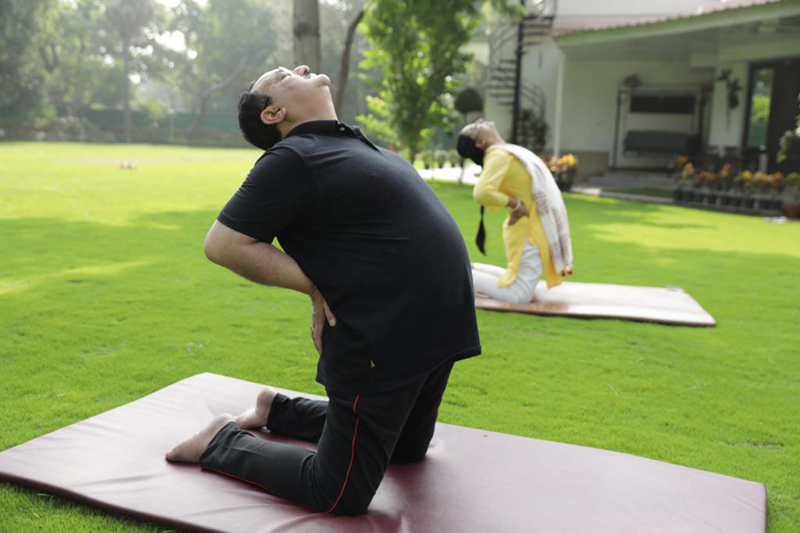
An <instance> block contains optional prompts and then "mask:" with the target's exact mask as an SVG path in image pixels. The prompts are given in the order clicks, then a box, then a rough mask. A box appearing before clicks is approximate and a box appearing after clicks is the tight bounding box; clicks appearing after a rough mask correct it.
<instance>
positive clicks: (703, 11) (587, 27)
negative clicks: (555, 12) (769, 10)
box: [553, 0, 783, 37]
mask: <svg viewBox="0 0 800 533" xmlns="http://www.w3.org/2000/svg"><path fill="white" fill-rule="evenodd" d="M782 1H783V0H723V1H721V2H712V3H709V4H704V5H701V6H700V7H699V8H698V9H697V12H696V13H669V14H649V15H600V16H598V15H593V16H569V15H560V16H558V17H557V18H556V19H555V21H554V22H553V33H554V34H555V35H556V36H557V37H558V36H562V35H567V34H571V33H587V32H595V31H604V30H611V29H618V28H630V27H636V26H645V25H649V24H658V23H660V22H667V21H673V20H687V19H692V18H696V17H702V16H704V15H708V14H710V13H718V12H721V11H730V10H734V9H744V8H749V7H754V6H763V5H767V4H778V3H781V2H782Z"/></svg>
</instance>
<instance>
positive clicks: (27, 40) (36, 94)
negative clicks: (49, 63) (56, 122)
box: [0, 0, 53, 121]
mask: <svg viewBox="0 0 800 533" xmlns="http://www.w3.org/2000/svg"><path fill="white" fill-rule="evenodd" d="M52 7H53V2H52V1H51V0H0V87H2V90H0V117H6V118H11V119H15V120H20V121H24V120H27V119H29V118H31V117H32V116H33V115H34V114H35V113H36V112H37V111H38V109H39V107H40V105H41V102H42V95H43V93H44V79H45V71H44V69H43V68H42V64H41V62H40V61H39V60H38V50H37V46H36V42H37V39H38V36H39V34H40V32H41V31H42V22H43V21H44V20H46V19H47V17H48V16H49V12H50V10H51V9H52Z"/></svg>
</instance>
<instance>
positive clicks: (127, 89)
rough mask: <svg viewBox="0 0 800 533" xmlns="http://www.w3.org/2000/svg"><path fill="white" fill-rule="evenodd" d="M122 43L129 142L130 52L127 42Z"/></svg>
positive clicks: (129, 138) (124, 96)
mask: <svg viewBox="0 0 800 533" xmlns="http://www.w3.org/2000/svg"><path fill="white" fill-rule="evenodd" d="M122 45H123V46H124V47H125V49H124V50H123V51H122V53H123V56H122V57H123V63H124V70H125V89H124V91H123V98H125V142H126V143H130V142H131V77H130V72H129V70H128V69H129V68H130V65H129V64H128V55H129V54H130V48H129V47H128V42H127V41H123V43H122Z"/></svg>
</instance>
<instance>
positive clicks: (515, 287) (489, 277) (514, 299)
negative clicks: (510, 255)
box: [472, 239, 544, 304]
mask: <svg viewBox="0 0 800 533" xmlns="http://www.w3.org/2000/svg"><path fill="white" fill-rule="evenodd" d="M543 272H544V267H543V266H542V256H541V255H540V254H539V247H538V246H536V245H534V244H530V243H529V242H528V240H527V239H526V240H525V246H524V247H523V249H522V258H521V259H520V264H519V270H518V271H517V278H516V279H515V280H514V283H512V284H511V285H509V286H508V287H498V286H497V280H498V279H499V278H500V276H502V275H503V274H504V273H505V269H503V268H500V267H497V266H494V265H486V264H484V263H472V282H473V283H474V284H475V295H476V296H483V297H489V298H494V299H495V300H502V301H504V302H511V303H515V304H522V303H528V302H530V301H531V300H532V299H533V293H534V292H535V291H536V284H537V283H539V278H541V277H542V273H543Z"/></svg>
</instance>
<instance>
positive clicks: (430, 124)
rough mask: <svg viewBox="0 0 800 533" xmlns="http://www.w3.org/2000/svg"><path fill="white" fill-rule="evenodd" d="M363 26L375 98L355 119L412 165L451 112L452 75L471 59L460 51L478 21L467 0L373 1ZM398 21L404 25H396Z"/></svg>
mask: <svg viewBox="0 0 800 533" xmlns="http://www.w3.org/2000/svg"><path fill="white" fill-rule="evenodd" d="M365 7H366V9H365V16H364V24H363V28H364V31H365V32H366V35H367V38H368V39H369V40H370V42H371V43H372V45H373V49H372V50H369V51H367V52H366V53H365V54H364V55H365V59H364V61H362V63H361V67H362V68H364V69H375V70H376V71H377V72H378V73H379V75H378V76H375V77H372V78H371V80H372V81H373V83H374V85H375V88H376V90H377V92H378V94H377V96H375V97H371V98H368V105H369V109H370V111H371V113H370V114H369V115H366V116H364V115H362V116H360V117H359V120H360V121H361V122H362V123H363V124H364V125H365V126H366V127H367V128H368V129H369V130H370V131H371V132H373V133H375V134H377V135H378V136H379V137H382V138H383V140H384V141H387V142H390V143H393V144H397V145H399V147H401V148H403V149H405V150H407V151H408V153H409V157H410V158H411V160H412V161H413V159H414V157H415V156H416V154H417V153H418V152H419V150H420V149H421V147H422V146H423V145H424V143H425V142H427V141H428V140H429V139H430V138H431V137H432V136H433V133H434V131H435V129H436V128H437V127H441V126H444V125H445V124H446V123H447V122H448V119H449V117H450V116H451V114H452V113H451V110H452V101H451V100H452V96H451V93H452V91H453V90H454V89H455V85H456V82H455V78H454V76H455V75H457V74H460V73H462V72H464V71H465V70H466V68H467V64H468V62H469V60H470V56H469V55H467V54H465V53H463V52H461V47H462V46H463V45H464V44H465V43H466V42H467V41H469V39H470V38H471V36H472V33H473V32H474V30H475V28H476V27H477V25H478V24H479V22H480V17H479V11H478V9H479V7H480V6H479V4H476V3H475V2H473V1H471V0H441V1H438V2H428V1H425V0H371V1H370V2H367V3H366V6H365ZM398 21H402V24H398V23H397V22H398Z"/></svg>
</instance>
